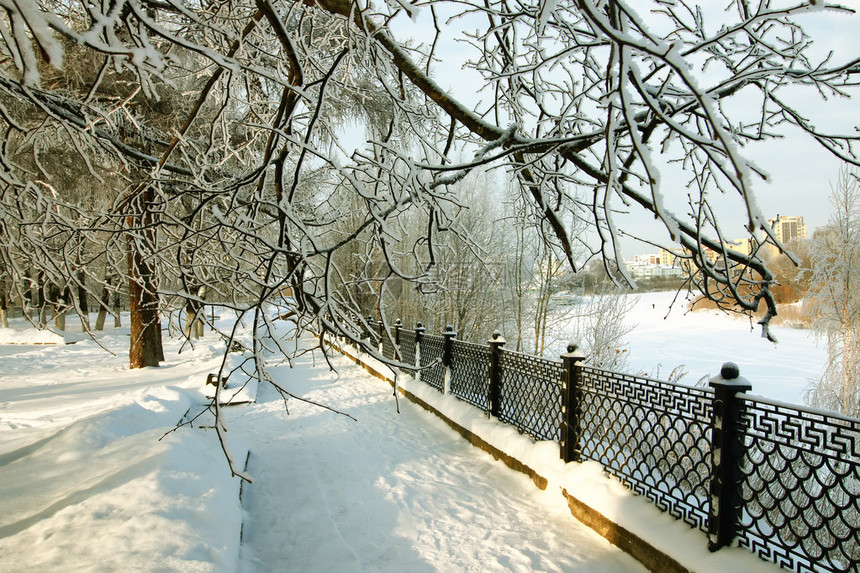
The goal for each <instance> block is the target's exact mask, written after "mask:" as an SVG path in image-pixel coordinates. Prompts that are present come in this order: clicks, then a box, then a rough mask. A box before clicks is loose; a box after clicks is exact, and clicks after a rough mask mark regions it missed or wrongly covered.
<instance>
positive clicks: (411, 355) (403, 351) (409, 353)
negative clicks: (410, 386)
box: [400, 330, 415, 374]
mask: <svg viewBox="0 0 860 573" xmlns="http://www.w3.org/2000/svg"><path fill="white" fill-rule="evenodd" d="M400 361H401V362H404V363H406V364H415V331H414V330H401V331H400ZM401 370H402V371H403V372H405V373H406V374H415V371H414V370H408V369H406V368H402V369H401Z"/></svg>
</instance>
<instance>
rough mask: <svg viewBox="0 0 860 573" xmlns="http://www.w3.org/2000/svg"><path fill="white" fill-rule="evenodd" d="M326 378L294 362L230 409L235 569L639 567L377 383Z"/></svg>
mask: <svg viewBox="0 0 860 573" xmlns="http://www.w3.org/2000/svg"><path fill="white" fill-rule="evenodd" d="M337 365H338V368H339V370H340V379H339V380H338V379H337V376H336V375H335V374H333V373H329V372H327V371H326V370H325V369H323V368H319V364H317V367H316V368H314V366H313V364H312V363H311V358H310V357H309V356H308V355H306V357H305V358H301V359H299V360H298V361H297V362H296V364H295V368H294V369H292V370H290V369H289V368H286V367H284V368H281V369H278V370H276V376H278V378H279V380H281V382H282V383H283V384H284V385H285V386H286V387H287V388H288V389H289V390H290V391H291V392H294V393H296V394H297V395H301V396H304V397H305V398H308V399H311V400H314V401H318V402H322V403H326V404H331V405H333V406H336V407H337V408H338V409H340V410H341V411H344V412H347V413H349V414H350V415H351V416H354V417H355V418H357V420H358V421H357V422H356V421H353V420H351V419H350V418H348V417H346V416H342V415H337V414H334V413H332V412H330V411H326V410H323V409H321V408H319V407H316V406H313V405H309V404H306V403H301V402H298V401H296V400H290V402H289V408H290V414H289V415H287V414H286V413H285V412H284V402H283V400H282V399H281V398H280V396H278V395H277V393H276V392H275V391H274V390H272V389H271V387H269V386H264V385H261V387H260V391H259V394H258V402H257V404H255V405H253V406H249V407H242V408H241V409H235V410H231V411H230V412H229V414H230V422H229V423H230V430H231V433H233V435H234V436H235V435H236V434H240V435H241V436H242V437H243V440H244V441H246V442H247V443H249V444H251V447H252V455H251V461H250V465H249V470H250V472H251V474H252V475H253V477H254V478H255V482H254V483H253V484H252V485H246V486H245V489H244V503H243V505H244V510H245V525H244V543H243V546H242V549H241V554H240V562H241V570H242V571H246V572H252V571H397V572H422V571H589V572H600V571H604V572H610V571H612V572H620V571H637V570H641V571H644V568H642V567H641V565H640V564H639V563H638V562H636V561H635V560H633V559H632V558H630V557H629V556H627V555H626V554H624V553H622V552H621V551H620V550H619V549H617V548H615V547H613V546H611V545H610V544H609V543H608V542H606V541H605V540H604V539H603V538H601V537H599V536H598V535H597V534H596V533H594V532H593V531H592V530H590V529H588V528H587V527H585V526H583V525H582V524H580V523H579V522H578V521H576V520H575V519H574V518H572V517H571V516H570V513H569V512H568V510H567V508H566V507H563V505H562V504H561V503H560V500H559V496H558V494H557V492H556V493H555V494H551V493H548V492H541V491H539V490H538V489H537V488H536V487H535V486H534V485H533V484H532V482H531V481H530V480H529V478H527V477H525V476H523V475H522V474H519V473H517V472H514V471H512V470H510V469H508V468H507V467H505V466H504V465H502V464H501V463H500V462H496V461H494V460H493V458H492V457H491V456H489V455H488V454H485V453H483V452H481V451H480V450H478V449H476V448H473V447H472V446H470V445H469V444H468V443H467V442H465V441H464V440H463V439H462V438H461V437H460V436H459V435H458V434H456V433H455V432H454V431H453V430H451V429H450V428H448V427H447V426H446V425H444V423H442V422H441V421H440V420H438V419H437V418H436V417H435V416H433V415H431V414H429V413H427V412H425V411H423V410H422V409H420V408H419V407H418V406H416V405H414V404H412V403H410V402H408V401H406V400H405V399H401V400H400V407H401V414H399V415H398V414H397V412H396V407H395V403H394V398H393V397H392V395H391V394H392V393H391V389H390V387H389V386H388V384H386V383H384V382H381V381H379V380H376V379H375V378H372V377H370V376H368V375H367V374H366V373H364V372H363V371H362V370H360V369H358V368H357V367H355V366H353V365H351V364H348V363H347V362H346V361H345V360H343V359H341V360H340V361H338V362H337Z"/></svg>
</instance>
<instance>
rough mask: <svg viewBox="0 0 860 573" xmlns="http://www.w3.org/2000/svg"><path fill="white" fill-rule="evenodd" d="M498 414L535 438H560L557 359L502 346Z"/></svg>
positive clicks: (560, 372)
mask: <svg viewBox="0 0 860 573" xmlns="http://www.w3.org/2000/svg"><path fill="white" fill-rule="evenodd" d="M500 365H501V373H502V379H501V388H500V389H499V397H500V404H499V405H500V415H499V418H500V419H501V420H502V421H504V422H508V423H510V424H513V425H514V426H516V427H517V428H519V429H520V430H522V431H523V432H526V433H528V434H529V435H531V436H532V437H534V438H536V439H538V440H555V441H558V440H559V439H560V438H561V390H562V377H563V376H564V367H563V365H562V363H561V362H556V361H553V360H547V359H545V358H540V357H537V356H530V355H528V354H522V353H520V352H513V351H510V350H502V354H501V358H500Z"/></svg>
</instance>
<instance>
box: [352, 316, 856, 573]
mask: <svg viewBox="0 0 860 573" xmlns="http://www.w3.org/2000/svg"><path fill="white" fill-rule="evenodd" d="M366 324H372V325H374V326H376V328H377V329H378V330H377V331H374V332H370V331H365V332H363V333H356V334H357V335H359V336H363V337H364V338H371V339H372V340H373V341H374V342H376V343H377V345H378V347H379V350H380V351H381V352H382V353H383V355H384V356H385V357H386V358H389V359H391V360H398V361H400V362H401V363H405V364H409V365H414V366H415V368H404V369H403V371H404V372H406V373H409V374H414V375H415V376H416V377H418V378H419V379H420V380H422V381H424V382H426V383H427V384H429V385H430V386H432V387H434V388H436V389H437V390H439V391H440V392H444V393H448V394H452V395H454V396H456V397H457V398H459V399H461V400H463V401H465V402H468V403H470V404H472V405H473V406H476V407H478V408H480V409H482V410H484V411H485V412H487V414H488V415H491V416H494V417H496V418H498V419H500V420H502V421H504V422H507V423H510V424H512V425H514V426H516V427H517V428H518V429H519V430H520V431H521V432H523V433H526V434H528V435H530V436H532V437H533V438H535V439H537V440H553V441H556V442H558V443H559V446H560V455H561V457H562V459H564V460H565V461H585V460H593V461H597V462H599V463H600V464H601V465H602V466H603V468H604V470H605V471H606V472H607V473H609V474H611V475H613V476H615V477H617V478H618V479H620V480H621V481H622V482H623V483H624V484H625V485H627V486H628V487H629V488H630V489H632V490H633V491H635V492H636V493H638V494H640V495H643V496H645V497H647V498H648V499H650V500H651V501H652V502H653V503H655V504H656V505H657V506H658V507H659V508H660V509H662V510H663V511H666V512H668V513H669V514H671V515H673V516H674V517H676V518H677V519H681V520H683V521H685V522H686V523H688V524H690V525H691V526H693V527H695V528H698V529H699V530H701V531H702V532H703V533H706V534H707V536H708V547H709V549H711V550H712V551H716V550H718V549H720V548H721V547H724V546H727V545H730V544H733V543H734V544H737V545H739V546H741V547H745V548H747V549H749V550H750V551H752V552H753V553H755V554H757V555H758V556H759V557H760V558H762V559H764V560H766V561H771V562H773V563H776V564H778V565H779V566H781V567H783V568H785V569H789V570H793V571H828V572H841V571H858V570H860V420H858V419H854V418H846V417H843V416H839V415H837V414H833V413H827V412H820V411H816V410H812V409H808V408H802V407H797V406H790V405H785V404H780V403H778V402H774V401H771V400H767V399H764V398H760V397H755V396H749V395H747V394H746V392H747V391H749V390H751V386H750V385H749V383H747V381H746V380H745V379H743V378H741V377H740V376H739V372H738V370H737V367H736V366H734V365H733V364H731V363H727V364H726V365H724V366H723V369H722V371H721V373H720V376H716V377H714V378H712V379H711V380H710V383H709V386H710V387H708V388H699V387H689V386H684V385H680V384H673V383H669V382H663V381H659V380H652V379H649V378H643V377H639V376H630V375H627V374H619V373H616V372H609V371H605V370H600V369H597V368H591V367H588V366H585V365H584V363H583V362H584V359H585V356H583V355H582V354H581V353H579V352H577V351H576V347H575V346H570V347H569V348H568V353H566V354H564V355H562V357H561V358H562V360H561V361H560V362H559V361H554V360H548V359H545V358H539V357H536V356H530V355H526V354H522V353H518V352H513V351H509V350H506V349H505V348H504V344H505V341H504V339H503V338H502V337H501V335H499V333H495V334H494V335H493V337H492V338H491V339H490V340H488V343H487V344H486V345H481V344H474V343H469V342H463V341H459V340H456V333H454V331H453V329H452V328H451V327H448V329H447V330H446V332H445V333H443V335H441V336H435V335H429V334H426V332H425V329H424V327H423V326H422V325H421V324H420V323H419V324H418V325H417V327H416V328H415V329H406V328H404V327H403V326H402V324H401V323H400V321H399V320H398V321H397V323H396V324H395V325H394V327H393V328H392V329H391V330H392V331H393V332H386V331H385V328H384V326H383V324H382V323H381V322H379V323H376V322H375V321H373V320H372V318H368V320H367V321H366Z"/></svg>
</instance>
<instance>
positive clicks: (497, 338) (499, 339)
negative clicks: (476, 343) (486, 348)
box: [487, 330, 505, 344]
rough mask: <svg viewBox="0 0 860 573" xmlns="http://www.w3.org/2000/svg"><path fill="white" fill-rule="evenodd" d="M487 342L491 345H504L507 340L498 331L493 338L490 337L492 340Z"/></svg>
mask: <svg viewBox="0 0 860 573" xmlns="http://www.w3.org/2000/svg"><path fill="white" fill-rule="evenodd" d="M487 342H489V343H490V344H504V343H505V338H504V337H503V336H502V333H501V332H499V331H498V330H496V331H495V332H493V336H492V337H490V340H488V341H487Z"/></svg>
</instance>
